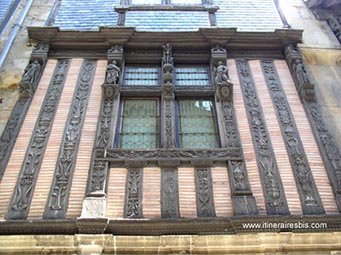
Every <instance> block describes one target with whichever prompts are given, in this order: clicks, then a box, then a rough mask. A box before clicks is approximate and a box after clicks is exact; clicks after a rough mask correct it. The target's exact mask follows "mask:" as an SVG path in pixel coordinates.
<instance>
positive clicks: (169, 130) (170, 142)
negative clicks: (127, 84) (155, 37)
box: [161, 44, 175, 148]
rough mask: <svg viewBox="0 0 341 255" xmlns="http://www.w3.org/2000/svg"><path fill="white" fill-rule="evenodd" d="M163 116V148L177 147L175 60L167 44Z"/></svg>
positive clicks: (163, 59)
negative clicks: (174, 83)
mask: <svg viewBox="0 0 341 255" xmlns="http://www.w3.org/2000/svg"><path fill="white" fill-rule="evenodd" d="M162 48H163V56H162V81H163V84H162V103H163V107H162V113H161V114H162V116H161V123H162V124H161V146H162V147H163V148H174V147H175V136H174V133H175V132H174V131H175V128H174V123H175V120H174V116H175V113H174V85H173V69H174V60H173V54H172V46H171V45H170V44H165V45H163V46H162Z"/></svg>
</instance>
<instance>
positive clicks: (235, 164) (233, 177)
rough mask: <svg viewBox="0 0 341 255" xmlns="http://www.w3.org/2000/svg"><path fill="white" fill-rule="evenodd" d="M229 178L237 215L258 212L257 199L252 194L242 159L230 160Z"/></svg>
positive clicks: (234, 209)
mask: <svg viewBox="0 0 341 255" xmlns="http://www.w3.org/2000/svg"><path fill="white" fill-rule="evenodd" d="M228 173H229V177H230V178H229V180H230V185H231V190H232V203H233V211H234V214H235V215H252V214H258V209H257V205H256V200H255V198H254V196H253V195H252V192H251V189H250V184H249V179H248V176H247V171H246V168H245V164H244V163H243V162H242V161H232V160H231V161H229V164H228Z"/></svg>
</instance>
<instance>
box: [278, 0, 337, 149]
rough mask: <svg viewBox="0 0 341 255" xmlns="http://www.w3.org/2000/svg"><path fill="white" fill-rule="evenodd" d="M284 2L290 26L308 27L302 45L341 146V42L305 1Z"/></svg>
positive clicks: (325, 112)
mask: <svg viewBox="0 0 341 255" xmlns="http://www.w3.org/2000/svg"><path fill="white" fill-rule="evenodd" d="M281 2H282V3H281V7H282V9H283V12H284V14H285V16H286V18H287V20H288V23H289V24H290V26H291V27H292V28H294V29H303V30H304V32H303V43H302V44H300V45H299V46H300V48H301V51H302V55H303V59H304V62H305V65H306V68H307V72H308V73H309V75H310V77H311V78H312V82H313V83H314V84H315V89H316V92H317V98H318V101H319V103H320V104H321V106H322V108H323V113H324V117H325V119H326V121H327V123H329V127H330V130H331V131H332V133H333V135H334V137H335V139H336V141H337V144H338V146H339V148H341V44H340V43H339V41H338V40H337V38H336V37H335V35H334V33H333V31H332V30H331V29H330V27H329V25H328V23H327V22H326V21H323V20H317V19H316V17H315V16H314V14H313V13H312V12H311V11H310V10H309V8H308V7H307V6H306V5H305V4H304V2H303V0H285V1H281Z"/></svg>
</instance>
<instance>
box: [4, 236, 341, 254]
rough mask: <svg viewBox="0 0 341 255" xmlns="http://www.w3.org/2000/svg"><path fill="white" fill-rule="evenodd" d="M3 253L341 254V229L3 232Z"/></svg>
mask: <svg viewBox="0 0 341 255" xmlns="http://www.w3.org/2000/svg"><path fill="white" fill-rule="evenodd" d="M0 246H1V247H2V248H1V249H0V254H24V253H25V254H26V253H27V252H29V253H30V254H50V253H53V254H97V255H101V254H259V255H261V254H264V255H265V254H278V255H282V254H283V255H284V254H286V255H290V254H292V255H294V254H320V255H327V254H329V255H330V254H334V255H337V254H340V251H341V233H340V232H330V233H310V234H307V233H295V234H294V233H258V234H256V233H252V234H240V235H209V236H208V235H206V236H200V235H176V236H175V235H169V236H165V235H163V236H115V235H74V236H70V235H69V236H68V235H66V236H61V235H50V236H43V235H35V236H33V235H27V236H3V237H2V238H1V239H0Z"/></svg>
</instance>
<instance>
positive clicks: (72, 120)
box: [43, 59, 96, 219]
mask: <svg viewBox="0 0 341 255" xmlns="http://www.w3.org/2000/svg"><path fill="white" fill-rule="evenodd" d="M95 70H96V61H95V60H89V59H85V60H84V61H83V64H82V67H81V70H80V74H79V76H78V81H77V85H76V89H75V92H74V96H73V101H72V105H71V110H70V113H69V116H68V120H67V123H66V126H65V129H64V135H63V140H62V145H61V148H60V150H59V156H58V159H57V163H56V167H55V173H54V178H53V182H52V186H51V190H50V194H49V197H48V201H47V204H46V208H45V212H44V216H43V218H44V219H61V218H65V214H66V210H67V206H68V200H69V196H70V189H71V183H72V177H73V172H74V169H75V164H76V159H77V154H78V147H79V142H80V138H81V133H82V128H83V123H84V118H85V113H86V109H87V106H88V101H89V96H90V93H91V87H92V81H93V77H94V74H95Z"/></svg>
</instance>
